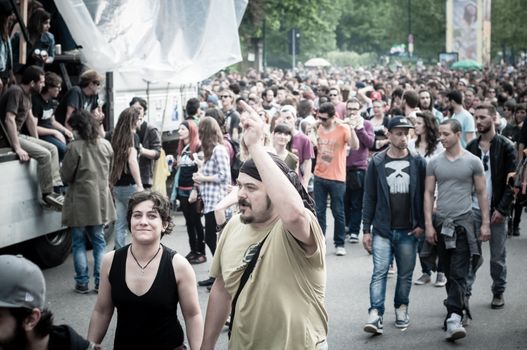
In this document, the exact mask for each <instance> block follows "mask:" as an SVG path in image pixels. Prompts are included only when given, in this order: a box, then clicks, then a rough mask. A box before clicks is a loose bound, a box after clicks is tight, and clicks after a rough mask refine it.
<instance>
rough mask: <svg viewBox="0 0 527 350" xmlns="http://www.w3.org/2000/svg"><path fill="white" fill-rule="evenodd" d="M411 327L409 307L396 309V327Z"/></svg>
mask: <svg viewBox="0 0 527 350" xmlns="http://www.w3.org/2000/svg"><path fill="white" fill-rule="evenodd" d="M409 325H410V316H409V315H408V305H404V304H403V305H401V306H399V307H398V308H397V309H395V327H397V328H406V327H408V326H409Z"/></svg>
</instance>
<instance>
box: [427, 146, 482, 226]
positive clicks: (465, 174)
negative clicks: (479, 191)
mask: <svg viewBox="0 0 527 350" xmlns="http://www.w3.org/2000/svg"><path fill="white" fill-rule="evenodd" d="M426 176H435V178H436V181H437V202H436V206H437V214H438V215H440V216H443V217H447V218H455V217H458V216H460V215H463V214H466V213H468V212H469V211H471V210H472V190H473V188H474V179H473V177H474V176H483V164H482V163H481V159H479V158H478V157H476V156H475V155H473V154H472V153H470V152H468V151H465V150H464V151H463V154H462V155H461V156H459V157H458V158H456V159H455V160H449V159H448V158H447V157H446V152H443V153H441V154H439V155H437V156H436V157H434V158H432V159H431V160H430V161H429V162H428V165H427V166H426Z"/></svg>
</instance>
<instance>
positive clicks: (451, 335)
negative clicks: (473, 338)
mask: <svg viewBox="0 0 527 350" xmlns="http://www.w3.org/2000/svg"><path fill="white" fill-rule="evenodd" d="M461 318H462V317H461V315H458V314H455V313H453V314H452V315H450V318H449V319H448V320H446V336H445V338H446V340H450V341H454V340H457V339H461V338H465V337H466V336H467V331H466V330H465V328H463V325H462V324H461Z"/></svg>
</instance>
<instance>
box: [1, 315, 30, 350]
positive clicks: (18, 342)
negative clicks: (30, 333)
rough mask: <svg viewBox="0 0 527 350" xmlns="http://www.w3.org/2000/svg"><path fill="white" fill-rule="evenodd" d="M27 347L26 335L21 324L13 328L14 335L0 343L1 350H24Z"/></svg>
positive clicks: (18, 323)
mask: <svg viewBox="0 0 527 350" xmlns="http://www.w3.org/2000/svg"><path fill="white" fill-rule="evenodd" d="M26 345H27V338H26V333H25V332H24V328H23V327H22V322H18V321H17V324H16V328H15V334H14V335H13V337H11V339H7V340H4V341H0V349H2V350H19V349H25V348H26Z"/></svg>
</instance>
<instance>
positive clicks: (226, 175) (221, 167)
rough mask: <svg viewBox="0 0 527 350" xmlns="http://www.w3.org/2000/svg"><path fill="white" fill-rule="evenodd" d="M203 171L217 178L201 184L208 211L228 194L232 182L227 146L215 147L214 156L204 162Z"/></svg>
mask: <svg viewBox="0 0 527 350" xmlns="http://www.w3.org/2000/svg"><path fill="white" fill-rule="evenodd" d="M201 171H202V173H203V175H205V176H211V175H213V176H214V177H215V178H216V179H215V180H214V181H210V182H202V183H201V185H200V186H199V192H200V194H201V198H202V199H203V204H204V208H203V212H204V213H208V212H211V211H213V210H214V207H215V206H216V204H218V202H219V201H220V200H222V199H223V197H225V196H226V195H227V185H228V184H230V183H231V169H230V162H229V154H228V152H227V149H226V148H225V146H223V145H217V146H216V147H214V150H213V151H212V156H211V157H210V159H209V160H207V161H206V162H205V163H204V164H203V168H202V170H201Z"/></svg>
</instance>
